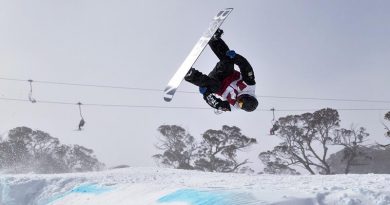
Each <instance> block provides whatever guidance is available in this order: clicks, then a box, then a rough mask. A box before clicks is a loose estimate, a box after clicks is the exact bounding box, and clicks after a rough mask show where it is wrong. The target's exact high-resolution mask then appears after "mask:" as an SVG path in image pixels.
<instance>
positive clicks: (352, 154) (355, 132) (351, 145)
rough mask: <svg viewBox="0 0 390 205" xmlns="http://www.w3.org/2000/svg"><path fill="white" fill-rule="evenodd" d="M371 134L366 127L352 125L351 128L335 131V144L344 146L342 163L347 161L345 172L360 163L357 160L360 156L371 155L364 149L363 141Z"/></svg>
mask: <svg viewBox="0 0 390 205" xmlns="http://www.w3.org/2000/svg"><path fill="white" fill-rule="evenodd" d="M368 136H369V134H368V133H367V132H366V129H365V128H364V127H360V128H359V129H355V128H354V127H353V126H351V129H349V130H348V129H344V128H342V129H338V130H336V131H335V138H334V139H333V144H334V145H341V146H343V157H342V159H341V163H343V164H344V163H345V171H344V173H345V174H348V173H349V172H350V169H351V166H358V165H360V164H359V163H358V162H356V161H357V159H359V158H362V157H363V158H365V157H369V156H368V155H367V153H365V152H364V151H363V150H364V149H362V148H363V147H364V146H363V145H362V143H363V142H364V141H365V139H366V138H367V137H368Z"/></svg>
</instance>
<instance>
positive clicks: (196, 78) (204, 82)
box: [184, 68, 221, 93]
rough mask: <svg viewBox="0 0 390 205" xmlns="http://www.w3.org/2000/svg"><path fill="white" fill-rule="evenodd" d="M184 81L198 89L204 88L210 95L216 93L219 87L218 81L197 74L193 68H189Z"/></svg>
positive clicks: (199, 73)
mask: <svg viewBox="0 0 390 205" xmlns="http://www.w3.org/2000/svg"><path fill="white" fill-rule="evenodd" d="M184 79H185V80H186V81H187V82H190V83H192V84H194V85H197V86H199V87H206V88H207V90H208V92H211V93H215V92H217V91H218V90H219V88H220V86H221V83H220V82H219V81H218V80H216V79H214V78H212V77H209V76H207V75H205V74H203V73H201V72H199V71H198V70H196V69H195V68H191V69H190V70H189V71H188V73H187V75H186V76H185V77H184Z"/></svg>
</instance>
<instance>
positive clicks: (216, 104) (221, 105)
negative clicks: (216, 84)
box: [203, 92, 231, 111]
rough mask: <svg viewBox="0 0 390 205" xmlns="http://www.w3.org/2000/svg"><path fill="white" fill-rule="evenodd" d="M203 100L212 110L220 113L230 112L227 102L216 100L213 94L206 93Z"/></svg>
mask: <svg viewBox="0 0 390 205" xmlns="http://www.w3.org/2000/svg"><path fill="white" fill-rule="evenodd" d="M203 99H204V100H205V101H206V102H207V104H209V105H210V106H211V107H212V108H215V109H217V110H222V111H231V108H230V104H229V102H228V101H223V100H221V99H219V98H217V97H216V96H215V95H214V94H212V93H210V92H206V93H204V94H203Z"/></svg>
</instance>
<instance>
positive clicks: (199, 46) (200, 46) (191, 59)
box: [164, 8, 233, 102]
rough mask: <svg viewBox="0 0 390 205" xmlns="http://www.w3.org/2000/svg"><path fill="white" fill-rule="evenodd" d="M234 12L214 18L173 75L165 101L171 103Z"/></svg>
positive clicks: (231, 9)
mask: <svg viewBox="0 0 390 205" xmlns="http://www.w3.org/2000/svg"><path fill="white" fill-rule="evenodd" d="M232 11H233V8H226V9H223V10H221V11H219V12H218V14H217V15H216V16H215V17H214V18H213V21H212V22H211V23H210V25H209V27H208V28H207V30H206V32H204V33H203V35H202V36H201V37H200V39H199V40H198V42H197V43H196V44H195V46H194V47H193V48H192V50H191V52H190V53H189V54H188V56H187V57H186V59H185V60H184V62H183V63H182V64H181V66H180V67H179V69H178V70H177V71H176V73H175V74H174V75H173V77H172V78H171V80H170V81H169V82H168V85H167V86H166V88H165V90H164V100H165V101H167V102H170V101H171V100H172V98H173V95H174V94H175V92H176V90H177V88H178V87H179V85H180V83H181V82H182V81H183V79H184V77H185V75H186V74H187V72H188V71H189V70H190V69H191V67H192V65H194V63H195V61H196V60H197V59H198V58H199V56H200V54H201V53H202V52H203V50H204V49H205V48H206V46H207V44H208V43H209V41H210V39H211V38H212V37H213V35H214V33H215V32H216V31H217V29H218V28H219V27H220V26H221V25H222V23H223V22H224V21H225V19H226V18H227V17H228V15H229V14H230V13H231V12H232Z"/></svg>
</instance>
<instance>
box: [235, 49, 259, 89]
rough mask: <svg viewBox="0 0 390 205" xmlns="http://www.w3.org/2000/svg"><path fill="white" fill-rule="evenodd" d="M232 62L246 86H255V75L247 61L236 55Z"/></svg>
mask: <svg viewBox="0 0 390 205" xmlns="http://www.w3.org/2000/svg"><path fill="white" fill-rule="evenodd" d="M233 60H234V64H236V65H237V66H238V67H239V68H240V72H241V75H242V79H243V80H244V81H245V83H247V84H248V85H255V84H256V81H255V74H254V72H253V68H252V66H251V65H250V64H249V62H248V60H247V59H246V58H244V57H243V56H242V55H240V54H236V56H235V57H234V59H233Z"/></svg>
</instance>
